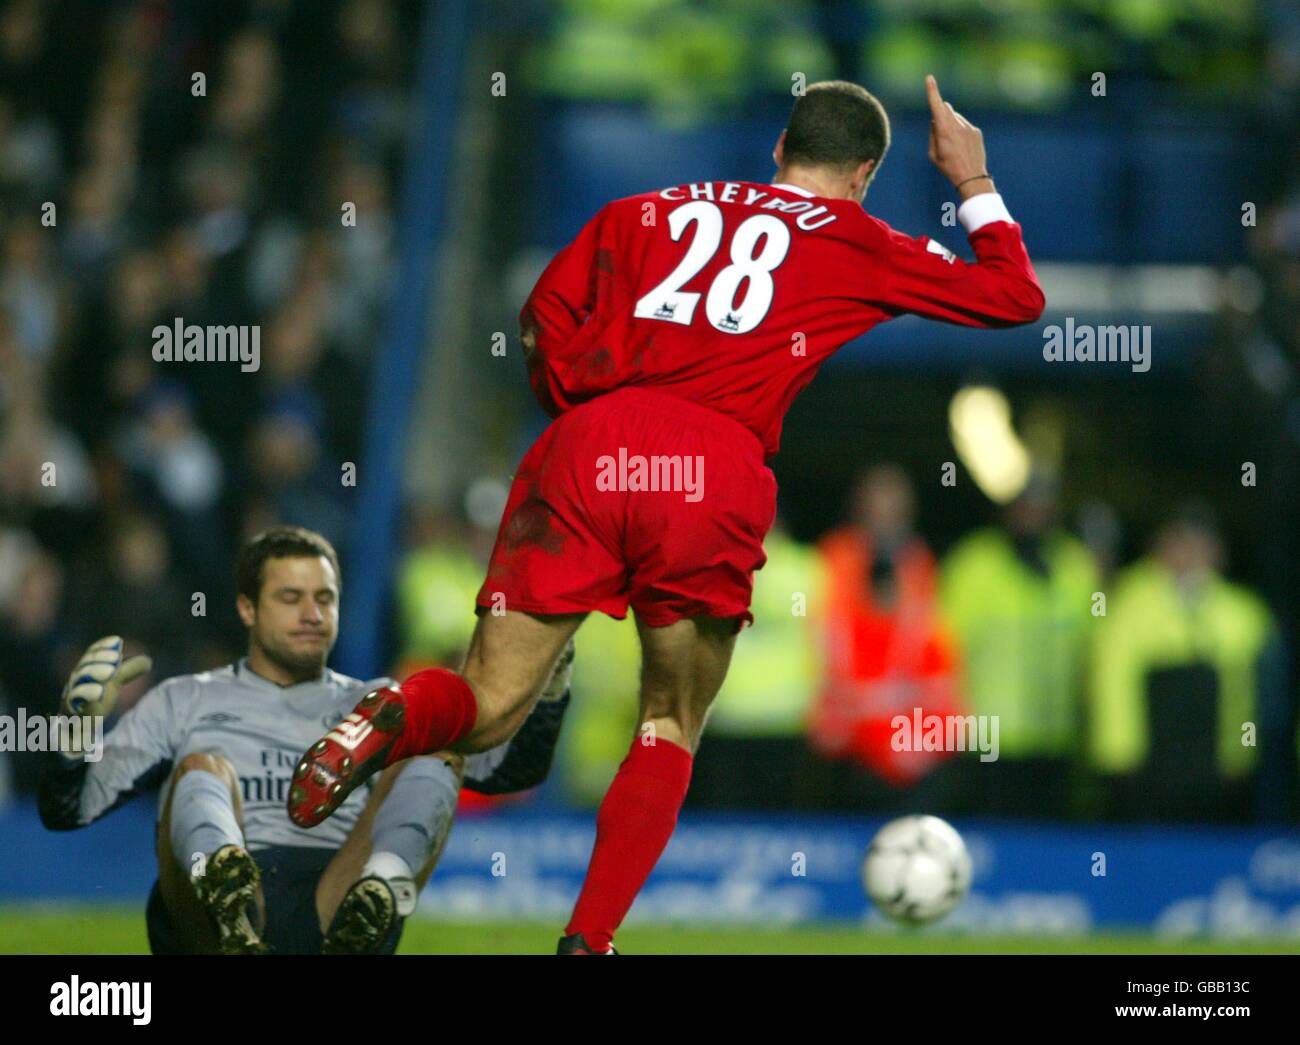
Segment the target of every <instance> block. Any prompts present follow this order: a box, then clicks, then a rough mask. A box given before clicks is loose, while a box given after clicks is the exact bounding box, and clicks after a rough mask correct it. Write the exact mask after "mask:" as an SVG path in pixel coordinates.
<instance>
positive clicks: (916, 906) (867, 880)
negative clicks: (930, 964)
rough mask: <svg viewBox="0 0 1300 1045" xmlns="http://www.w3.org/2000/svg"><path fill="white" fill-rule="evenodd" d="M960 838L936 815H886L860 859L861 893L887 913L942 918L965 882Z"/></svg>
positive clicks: (967, 871)
mask: <svg viewBox="0 0 1300 1045" xmlns="http://www.w3.org/2000/svg"><path fill="white" fill-rule="evenodd" d="M970 878H971V864H970V854H969V853H968V852H967V851H966V843H965V842H963V841H962V838H961V835H959V834H958V833H957V831H956V829H955V828H954V827H953V826H952V825H951V824H949V823H948V822H947V821H946V820H940V819H939V818H938V817H937V816H905V817H900V818H899V819H897V820H891V821H890V822H889V823H887V824H886V825H885V826H884V827H882V828H881V829H880V830H879V831H878V832H876V837H875V838H873V839H872V840H871V845H870V846H869V847H868V848H867V855H866V858H865V859H864V860H863V862H862V884H863V886H864V887H865V888H866V890H867V895H868V896H869V897H871V900H872V902H873V903H875V905H876V906H877V907H879V908H880V910H881V911H882V912H883V913H884V914H886V915H888V916H889V917H890V918H892V919H894V920H895V921H898V922H903V923H904V924H907V925H924V924H926V923H928V922H933V921H936V920H938V919H939V918H942V917H943V916H944V915H945V914H947V913H948V912H949V911H951V910H952V909H953V908H954V907H956V906H957V905H958V904H959V903H961V901H962V898H963V897H964V896H965V895H966V890H967V889H969V888H970Z"/></svg>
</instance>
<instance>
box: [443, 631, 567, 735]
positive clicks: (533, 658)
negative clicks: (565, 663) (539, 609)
mask: <svg viewBox="0 0 1300 1045" xmlns="http://www.w3.org/2000/svg"><path fill="white" fill-rule="evenodd" d="M586 616H587V615H586V614H585V613H572V614H565V615H563V616H548V617H538V616H535V615H534V614H531V613H520V612H517V611H515V610H507V611H506V612H505V613H504V614H502V615H500V616H497V615H495V614H492V613H481V614H480V615H479V618H478V624H477V625H475V628H474V636H473V638H472V639H471V640H470V645H469V652H468V653H466V655H465V666H464V668H462V669H461V672H460V674H461V676H462V677H463V678H464V679H465V681H466V682H468V683H469V685H470V688H471V689H473V691H474V697H475V699H476V700H477V702H478V719H477V720H476V722H475V724H474V728H473V729H472V730H471V731H470V732H469V734H468V735H467V736H466V737H465V738H464V739H463V740H461V741H460V743H458V744H456V746H455V747H456V750H457V751H460V752H462V753H464V754H472V753H474V752H477V751H486V750H488V749H489V748H493V747H496V746H497V745H498V744H501V743H504V742H505V741H507V740H509V739H510V738H511V737H512V736H513V735H514V733H515V731H516V730H517V729H518V728H519V727H520V726H521V725H523V722H524V719H526V718H527V717H528V712H529V711H531V710H532V707H533V703H534V701H535V700H536V699H537V696H538V694H539V693H541V691H542V687H543V686H544V685H545V684H546V680H547V678H549V677H550V674H551V669H552V668H554V667H555V662H556V661H557V660H558V659H559V656H560V654H561V653H562V652H563V650H564V647H565V645H566V644H567V643H568V641H569V639H571V638H572V637H573V633H574V632H575V631H577V630H578V626H579V625H580V624H581V623H582V622H583V620H584V619H585V618H586Z"/></svg>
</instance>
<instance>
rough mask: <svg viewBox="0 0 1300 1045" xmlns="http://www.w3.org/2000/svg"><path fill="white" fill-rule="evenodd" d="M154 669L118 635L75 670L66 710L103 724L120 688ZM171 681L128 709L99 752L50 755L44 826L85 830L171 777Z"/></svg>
mask: <svg viewBox="0 0 1300 1045" xmlns="http://www.w3.org/2000/svg"><path fill="white" fill-rule="evenodd" d="M149 667H150V661H149V658H148V657H143V656H141V657H132V658H130V659H129V660H126V661H123V660H122V640H121V639H120V638H118V637H117V636H115V635H113V636H109V637H108V638H104V639H100V640H99V641H98V642H96V643H94V644H93V645H92V646H91V647H90V648H89V649H88V650H87V651H86V653H85V655H84V656H83V657H82V658H81V660H80V661H79V662H78V664H77V666H76V668H74V669H73V672H72V676H71V677H70V678H69V679H68V684H67V686H65V687H64V690H63V698H62V700H61V702H60V709H59V713H60V714H61V715H63V716H69V717H71V716H77V717H80V718H82V719H83V721H90V720H92V719H95V718H98V719H100V720H101V721H102V719H103V718H105V717H107V715H108V714H109V713H110V712H111V711H112V710H113V705H114V704H115V703H116V701H117V695H118V692H119V691H120V690H121V688H122V687H123V686H124V685H126V683H128V682H130V681H132V680H133V679H135V678H137V677H138V676H140V675H142V674H144V673H145V672H146V671H148V670H149ZM167 685H168V684H167V683H163V684H162V685H159V686H155V687H154V688H153V689H151V690H150V691H149V692H148V693H146V694H145V695H144V697H143V698H141V700H140V701H139V703H137V704H136V705H135V706H134V707H133V708H131V709H130V710H129V711H128V712H126V714H124V715H123V716H122V717H121V719H119V720H118V722H117V725H115V726H114V727H113V729H112V730H111V731H110V732H109V733H108V735H107V736H105V737H102V745H103V746H102V748H101V749H100V750H97V751H90V750H83V751H60V752H51V753H49V754H48V755H47V756H46V762H45V766H44V767H43V772H42V774H41V782H40V788H39V793H38V808H39V810H40V816H41V823H43V824H44V825H45V826H46V827H47V828H49V829H50V830H52V831H69V830H72V829H74V828H77V827H84V826H85V825H87V824H89V823H92V822H93V821H95V820H98V819H99V818H100V817H101V816H103V815H105V814H106V813H109V812H111V811H112V810H114V809H116V808H117V807H118V806H120V805H122V804H123V803H124V802H126V801H128V800H129V799H130V798H132V797H133V796H134V795H136V794H137V793H138V792H139V791H140V790H142V789H144V788H146V787H150V786H152V785H154V784H156V783H159V782H160V781H161V780H162V779H163V778H164V777H165V776H166V775H167V773H168V772H169V771H170V770H171V765H172V759H173V754H174V752H173V730H172V719H173V717H174V708H173V703H172V700H171V695H170V693H169V692H168V691H167V689H166V688H165V687H166V686H167ZM101 728H102V727H101ZM88 747H89V745H85V744H83V748H88ZM87 756H89V757H87Z"/></svg>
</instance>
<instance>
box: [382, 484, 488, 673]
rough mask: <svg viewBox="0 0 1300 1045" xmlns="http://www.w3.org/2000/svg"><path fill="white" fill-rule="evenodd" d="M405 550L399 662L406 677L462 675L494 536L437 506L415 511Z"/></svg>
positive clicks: (399, 572) (399, 581)
mask: <svg viewBox="0 0 1300 1045" xmlns="http://www.w3.org/2000/svg"><path fill="white" fill-rule="evenodd" d="M407 546H408V547H410V549H411V550H410V551H409V552H408V553H407V554H406V556H405V557H404V558H403V559H402V562H401V565H400V566H399V567H398V570H397V603H398V627H399V631H400V635H401V654H400V658H401V663H400V666H399V668H398V670H397V671H395V672H394V673H393V674H394V676H395V677H397V678H405V677H407V676H408V675H410V674H413V673H414V672H416V671H419V670H421V669H422V668H429V667H444V668H451V669H452V670H453V671H455V670H459V668H460V667H461V664H462V662H463V659H464V656H465V651H466V650H467V649H468V648H469V640H470V636H471V635H472V634H473V632H474V620H475V615H474V599H475V597H476V596H477V595H478V590H479V588H480V587H482V585H483V568H484V566H485V564H486V563H487V559H488V556H489V555H490V554H491V551H492V545H491V535H489V536H488V538H487V542H486V544H485V542H484V537H483V534H482V531H479V530H477V529H476V528H475V527H473V526H471V525H470V524H469V523H468V521H467V520H465V519H463V518H462V517H460V516H458V515H457V514H456V513H454V512H450V511H442V510H439V509H438V508H437V507H435V506H433V505H416V506H415V507H413V509H412V511H411V520H410V524H409V528H408V539H407Z"/></svg>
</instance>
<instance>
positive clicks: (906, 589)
mask: <svg viewBox="0 0 1300 1045" xmlns="http://www.w3.org/2000/svg"><path fill="white" fill-rule="evenodd" d="M915 515H916V504H915V494H914V491H913V488H912V482H911V480H910V479H909V478H908V476H907V474H906V473H905V472H904V471H903V470H902V469H901V468H899V467H898V466H896V465H891V464H885V465H878V466H876V467H874V468H870V469H868V470H867V471H865V472H864V473H863V474H862V475H861V476H860V477H859V478H858V481H857V483H856V485H855V487H854V491H853V503H852V517H851V521H850V522H849V524H848V525H847V526H844V527H841V528H840V529H838V530H835V531H833V532H832V533H830V534H828V535H827V536H826V537H824V538H823V539H822V541H821V543H820V544H819V545H818V549H817V550H818V555H819V557H820V560H821V566H822V571H823V573H824V574H825V582H824V602H823V606H822V610H821V612H820V614H819V619H818V625H819V627H820V630H821V635H820V645H821V647H822V650H823V656H824V660H825V668H824V676H823V681H822V686H821V691H820V693H819V694H818V696H817V701H816V705H815V707H814V710H813V715H812V723H811V740H812V743H813V745H814V747H815V748H816V750H817V751H818V752H819V753H820V754H821V755H822V756H823V757H825V758H828V759H832V760H835V761H836V763H837V768H836V770H835V772H833V773H830V774H826V775H824V776H823V784H822V786H821V788H820V790H821V792H822V794H821V801H820V803H819V804H821V805H824V806H826V807H837V808H851V809H870V810H878V811H893V810H895V809H900V808H903V807H904V806H908V805H909V803H910V804H915V803H918V802H924V803H925V804H926V807H927V809H928V810H929V811H932V812H941V811H943V807H944V805H945V803H944V799H943V794H944V791H945V788H946V782H947V778H948V776H949V775H950V774H948V773H945V772H944V771H943V770H942V769H940V768H939V767H940V763H942V762H943V761H944V760H945V759H946V758H947V757H949V755H950V754H951V753H950V752H943V751H939V752H934V751H930V752H927V751H915V750H895V748H896V747H897V746H898V745H896V744H895V743H893V739H894V735H895V729H894V725H893V723H894V719H895V716H898V715H904V716H906V717H907V719H908V720H909V721H912V719H913V715H914V711H915V709H917V708H919V709H921V713H922V715H941V716H942V715H950V714H956V713H957V712H958V710H959V704H958V700H957V695H956V693H955V685H954V684H955V679H954V672H955V669H956V665H955V654H954V650H953V645H952V642H951V639H950V638H949V636H948V635H947V634H946V633H945V631H944V627H943V624H942V621H941V618H940V614H939V608H938V590H937V588H938V579H937V567H936V563H935V559H934V556H933V554H932V553H931V551H930V549H929V548H928V547H927V546H926V544H925V542H924V541H923V540H922V539H921V538H920V537H918V536H917V534H916V530H915ZM923 781H924V784H923V783H922V782H923Z"/></svg>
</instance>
